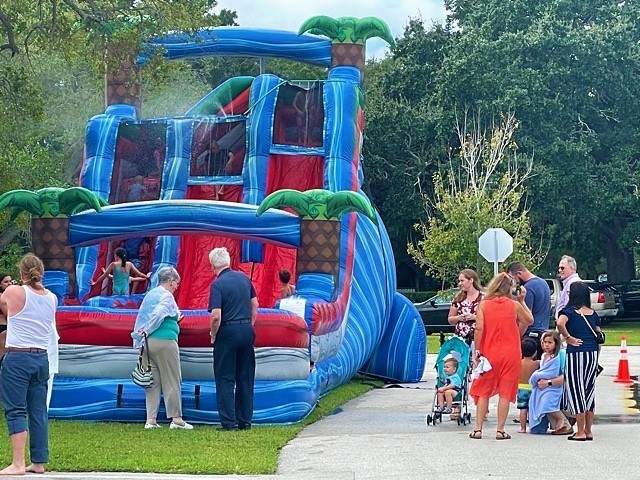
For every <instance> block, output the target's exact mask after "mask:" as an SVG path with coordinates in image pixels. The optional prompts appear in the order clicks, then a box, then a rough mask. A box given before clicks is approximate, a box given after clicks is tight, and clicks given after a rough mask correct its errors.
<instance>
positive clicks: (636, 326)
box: [427, 322, 640, 353]
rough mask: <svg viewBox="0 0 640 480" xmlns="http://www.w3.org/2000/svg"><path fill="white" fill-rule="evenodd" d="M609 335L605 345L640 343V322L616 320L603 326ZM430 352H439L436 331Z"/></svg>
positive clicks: (428, 339) (430, 340) (431, 341)
mask: <svg viewBox="0 0 640 480" xmlns="http://www.w3.org/2000/svg"><path fill="white" fill-rule="evenodd" d="M602 329H603V330H604V332H605V333H606V335H607V342H606V343H605V345H615V346H620V337H622V336H625V337H627V345H640V322H614V323H612V324H610V325H605V326H604V327H602ZM427 345H428V347H427V348H428V350H427V351H428V352H429V353H438V350H440V335H438V334H436V333H434V334H431V335H429V336H428V338H427Z"/></svg>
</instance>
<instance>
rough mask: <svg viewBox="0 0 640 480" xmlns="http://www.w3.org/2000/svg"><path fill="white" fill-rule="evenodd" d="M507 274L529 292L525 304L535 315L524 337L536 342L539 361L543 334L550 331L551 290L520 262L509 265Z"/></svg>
mask: <svg viewBox="0 0 640 480" xmlns="http://www.w3.org/2000/svg"><path fill="white" fill-rule="evenodd" d="M507 272H508V273H509V275H510V276H511V278H513V279H514V280H515V281H517V282H518V283H519V284H520V285H523V286H524V287H525V288H526V290H527V294H526V296H525V298H524V302H525V303H526V304H527V307H529V310H531V313H532V314H533V324H531V325H530V326H529V328H527V331H526V332H525V334H524V335H523V336H524V337H531V338H533V339H534V340H535V342H536V346H537V348H538V355H537V357H538V359H539V358H540V357H541V356H542V345H541V343H540V339H541V337H542V333H543V332H544V331H545V330H548V329H549V320H550V319H551V290H550V289H549V285H547V282H546V281H544V280H543V279H542V278H540V277H536V276H535V275H534V274H533V273H531V272H530V271H529V270H528V269H527V267H525V266H524V265H523V264H522V263H520V262H513V263H512V264H511V265H509V267H508V268H507Z"/></svg>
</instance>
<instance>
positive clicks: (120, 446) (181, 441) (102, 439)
mask: <svg viewBox="0 0 640 480" xmlns="http://www.w3.org/2000/svg"><path fill="white" fill-rule="evenodd" d="M376 385H382V382H376V381H372V380H370V379H367V378H363V377H355V378H354V379H353V380H352V381H351V382H350V383H348V384H346V385H342V386H341V387H338V388H336V389H335V390H333V391H332V392H330V393H329V394H327V395H326V396H324V397H322V398H321V399H320V402H319V404H318V405H317V406H316V408H315V409H314V410H313V412H311V414H310V415H309V416H308V417H307V418H306V419H305V420H303V421H302V422H300V423H297V424H295V425H288V426H264V427H261V426H256V427H254V428H252V429H251V430H249V431H238V432H219V431H217V430H216V426H209V425H203V426H198V425H196V428H195V429H194V430H192V431H184V430H169V428H168V425H167V424H165V425H164V428H161V429H157V430H144V429H143V428H142V424H121V423H96V422H74V421H55V420H52V421H51V422H50V423H49V425H50V430H49V449H50V455H51V458H50V463H49V465H48V469H49V470H52V471H59V472H60V471H66V472H74V471H75V472H93V471H106V472H117V471H127V472H157V473H209V474H214V473H217V474H269V473H275V471H276V468H277V464H278V455H279V453H280V449H281V448H282V447H284V446H285V444H287V443H288V442H289V441H290V440H291V439H293V438H294V437H295V436H296V435H297V434H298V432H300V430H302V429H303V428H304V427H305V426H307V425H309V424H310V423H313V422H315V421H317V420H319V419H321V418H322V417H324V416H326V415H329V414H331V413H332V412H333V411H334V410H335V409H336V408H337V407H338V406H339V405H342V404H343V403H345V402H347V401H349V400H351V399H353V398H355V397H358V396H360V395H362V394H363V393H365V392H367V391H369V390H371V389H372V388H374V386H376ZM0 415H1V417H0V430H1V431H2V433H1V434H0V461H1V462H2V466H3V467H4V466H5V465H8V464H9V463H10V462H11V453H10V448H9V440H8V437H7V435H6V431H7V430H6V425H5V421H4V414H0ZM27 450H28V445H27Z"/></svg>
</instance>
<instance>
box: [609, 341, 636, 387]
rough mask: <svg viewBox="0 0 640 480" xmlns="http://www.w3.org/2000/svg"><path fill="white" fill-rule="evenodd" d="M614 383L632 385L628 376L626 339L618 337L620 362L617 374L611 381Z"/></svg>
mask: <svg viewBox="0 0 640 480" xmlns="http://www.w3.org/2000/svg"><path fill="white" fill-rule="evenodd" d="M613 381H614V382H616V383H632V382H633V380H631V375H630V374H629V359H628V358H627V338H626V337H620V361H619V362H618V374H617V375H616V378H614V380H613Z"/></svg>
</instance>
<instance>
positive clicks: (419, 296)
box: [400, 290, 438, 303]
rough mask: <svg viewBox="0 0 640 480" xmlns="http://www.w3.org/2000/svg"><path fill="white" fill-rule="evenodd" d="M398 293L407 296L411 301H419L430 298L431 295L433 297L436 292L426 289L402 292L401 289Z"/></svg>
mask: <svg viewBox="0 0 640 480" xmlns="http://www.w3.org/2000/svg"><path fill="white" fill-rule="evenodd" d="M400 293H402V294H403V295H404V296H405V297H407V298H408V299H409V300H411V301H412V302H413V303H420V302H424V301H425V300H428V299H430V298H431V297H433V296H434V295H435V294H436V293H438V292H435V291H429V290H427V291H425V292H403V291H400Z"/></svg>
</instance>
